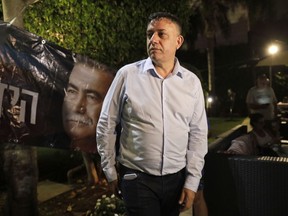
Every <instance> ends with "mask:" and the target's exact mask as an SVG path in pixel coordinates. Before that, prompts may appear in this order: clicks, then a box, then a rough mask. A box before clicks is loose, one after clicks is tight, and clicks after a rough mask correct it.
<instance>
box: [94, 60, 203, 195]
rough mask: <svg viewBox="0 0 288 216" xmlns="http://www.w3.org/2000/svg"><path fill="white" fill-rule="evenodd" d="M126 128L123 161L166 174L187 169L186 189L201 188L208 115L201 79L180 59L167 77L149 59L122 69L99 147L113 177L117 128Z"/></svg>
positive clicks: (107, 104)
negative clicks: (120, 126) (119, 125)
mask: <svg viewBox="0 0 288 216" xmlns="http://www.w3.org/2000/svg"><path fill="white" fill-rule="evenodd" d="M119 122H121V125H122V132H121V139H120V151H119V156H118V158H117V159H118V161H119V162H120V163H121V164H123V165H124V166H126V167H129V168H131V169H136V170H139V171H142V172H145V173H148V174H152V175H156V176H161V175H166V174H172V173H176V172H178V171H179V170H181V169H182V168H184V167H186V170H187V177H186V182H185V185H184V187H186V188H188V189H191V190H193V191H195V192H196V191H197V187H198V184H199V181H200V178H201V170H202V168H203V165H204V156H205V154H206V153H207V118H206V113H205V103H204V97H203V91H202V87H201V83H200V81H199V79H198V78H197V76H196V75H195V74H193V73H192V72H190V71H188V70H187V69H185V68H183V67H181V66H180V64H179V62H178V60H177V59H175V67H174V70H173V72H172V73H171V74H170V75H169V76H167V77H166V78H165V79H163V78H162V77H161V76H160V75H159V74H157V72H156V70H155V68H154V66H153V64H152V61H151V59H150V58H148V59H146V60H142V61H139V62H135V63H133V64H130V65H126V66H124V67H123V68H121V69H120V70H119V71H118V73H117V75H116V77H115V79H114V81H113V83H112V85H111V86H110V89H109V91H108V93H107V95H106V97H105V100H104V102H103V107H102V111H101V115H100V118H99V121H98V126H97V146H98V152H99V154H100V156H101V164H102V167H103V170H104V173H105V175H106V177H107V179H108V181H113V180H115V179H116V178H117V174H116V170H115V156H116V153H115V139H116V134H115V126H116V124H117V123H119Z"/></svg>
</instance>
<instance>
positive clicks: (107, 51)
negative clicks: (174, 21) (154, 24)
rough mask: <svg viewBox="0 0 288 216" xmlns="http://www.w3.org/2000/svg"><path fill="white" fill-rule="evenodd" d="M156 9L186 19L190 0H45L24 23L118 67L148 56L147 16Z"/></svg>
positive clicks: (36, 6)
mask: <svg viewBox="0 0 288 216" xmlns="http://www.w3.org/2000/svg"><path fill="white" fill-rule="evenodd" d="M156 11H169V12H172V13H176V14H179V15H181V17H182V18H181V19H182V20H183V21H185V22H187V21H186V20H187V19H185V17H187V13H189V12H188V10H187V4H186V0H180V1H174V0H165V1H164V0H160V1H153V3H152V1H141V0H135V1H131V0H109V1H107V0H97V1H95V0H81V1H77V0H45V1H43V0H42V1H39V2H37V3H36V4H33V5H32V6H30V7H29V9H28V10H27V11H26V13H25V17H24V23H25V28H26V29H27V30H29V31H30V32H33V33H35V34H38V35H41V36H42V37H43V38H45V39H47V40H49V41H52V42H54V43H56V44H58V45H60V46H62V47H65V48H67V49H70V50H73V51H74V52H77V53H81V54H84V55H88V56H90V57H91V58H94V59H97V60H99V61H101V62H103V63H106V64H109V65H112V66H116V67H118V66H121V65H123V64H125V63H128V62H132V61H135V60H139V59H141V58H144V57H146V49H145V46H146V45H145V41H146V39H145V36H146V34H145V31H146V25H147V24H146V20H147V16H148V15H149V14H150V13H151V12H156ZM185 25H186V24H185ZM185 25H184V30H185V29H187V28H186V27H185Z"/></svg>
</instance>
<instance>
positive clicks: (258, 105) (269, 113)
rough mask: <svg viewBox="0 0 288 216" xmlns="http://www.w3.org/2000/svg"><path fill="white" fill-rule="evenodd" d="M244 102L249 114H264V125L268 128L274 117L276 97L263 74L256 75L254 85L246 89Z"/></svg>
mask: <svg viewBox="0 0 288 216" xmlns="http://www.w3.org/2000/svg"><path fill="white" fill-rule="evenodd" d="M246 104H247V107H248V110H249V114H253V113H261V114H262V115H263V116H264V120H265V127H267V128H268V129H270V128H271V121H272V120H273V119H274V118H276V113H277V98H276V96H275V93H274V90H273V89H272V88H271V87H270V85H269V79H268V78H267V76H266V75H265V74H259V75H258V76H257V79H256V85H255V86H253V87H252V88H250V89H249V91H248V94H247V97H246Z"/></svg>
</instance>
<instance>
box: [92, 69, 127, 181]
mask: <svg viewBox="0 0 288 216" xmlns="http://www.w3.org/2000/svg"><path fill="white" fill-rule="evenodd" d="M123 83H124V78H123V76H122V74H121V72H120V71H118V72H117V74H116V77H115V78H114V80H113V82H112V84H111V86H110V88H109V90H108V92H107V94H106V96H105V99H104V101H103V105H102V110H101V114H100V117H99V120H98V124H97V129H96V141H97V149H98V153H99V155H100V156H101V166H102V169H103V171H104V173H105V176H106V178H107V180H108V182H111V181H114V180H116V179H117V171H116V167H115V164H116V145H115V144H116V143H115V142H116V136H117V132H116V125H117V124H118V123H119V122H120V120H119V119H120V116H119V113H120V109H121V101H122V99H121V98H122V89H123Z"/></svg>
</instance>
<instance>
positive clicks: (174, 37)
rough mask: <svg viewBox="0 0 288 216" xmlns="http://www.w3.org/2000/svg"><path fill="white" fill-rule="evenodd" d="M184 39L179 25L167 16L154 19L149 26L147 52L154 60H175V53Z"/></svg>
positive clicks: (162, 61) (158, 61) (159, 61)
mask: <svg viewBox="0 0 288 216" xmlns="http://www.w3.org/2000/svg"><path fill="white" fill-rule="evenodd" d="M183 41H184V39H183V37H182V36H181V35H180V32H179V28H178V26H177V25H176V24H175V23H173V22H172V21H170V20H169V19H166V18H161V19H159V20H154V21H153V20H152V21H151V22H150V23H149V24H148V27H147V52H148V55H149V56H150V58H151V59H152V60H153V62H156V63H160V64H162V63H165V62H170V61H174V57H175V53H176V50H177V49H178V48H180V46H181V45H182V43H183Z"/></svg>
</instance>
